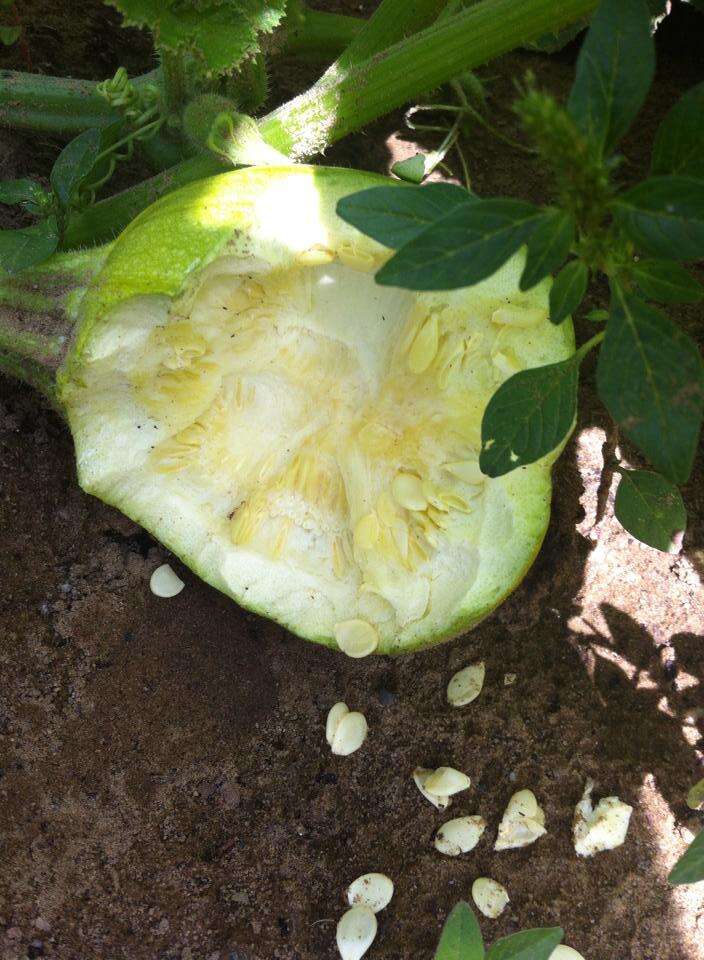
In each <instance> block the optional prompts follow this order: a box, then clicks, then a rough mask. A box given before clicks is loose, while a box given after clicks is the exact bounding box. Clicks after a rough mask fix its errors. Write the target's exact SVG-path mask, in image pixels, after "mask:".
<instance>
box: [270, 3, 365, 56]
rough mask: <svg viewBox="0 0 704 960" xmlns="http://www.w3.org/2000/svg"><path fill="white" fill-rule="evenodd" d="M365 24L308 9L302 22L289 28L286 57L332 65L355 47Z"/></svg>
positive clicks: (300, 20)
mask: <svg viewBox="0 0 704 960" xmlns="http://www.w3.org/2000/svg"><path fill="white" fill-rule="evenodd" d="M365 23H366V20H362V19H361V18H358V17H345V16H343V15H342V14H339V13H322V12H321V11H320V10H308V9H307V8H305V7H304V8H303V10H302V11H301V16H300V18H298V19H297V20H296V21H295V22H294V24H293V25H292V26H291V25H289V29H288V33H287V35H286V41H285V45H284V48H283V53H285V54H290V55H292V56H295V57H297V58H298V59H300V60H306V61H308V62H310V63H321V62H325V61H328V62H329V61H330V60H331V59H333V58H335V57H337V56H339V55H340V54H341V53H342V52H343V51H344V50H345V49H346V48H347V47H348V46H349V45H350V44H351V43H352V41H353V40H354V38H355V37H356V36H357V35H358V33H359V32H360V30H361V29H362V28H363V27H364V24H365Z"/></svg>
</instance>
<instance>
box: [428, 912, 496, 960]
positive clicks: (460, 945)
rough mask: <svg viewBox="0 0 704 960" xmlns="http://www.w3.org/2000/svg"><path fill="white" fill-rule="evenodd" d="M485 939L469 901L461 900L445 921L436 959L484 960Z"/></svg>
mask: <svg viewBox="0 0 704 960" xmlns="http://www.w3.org/2000/svg"><path fill="white" fill-rule="evenodd" d="M483 957H484V941H483V940H482V932H481V930H480V929H479V924H478V923H477V918H476V917H475V916H474V913H473V911H472V909H471V907H470V906H469V904H468V903H465V901H464V900H460V902H459V903H458V904H456V905H455V906H454V907H453V908H452V910H451V911H450V914H449V916H448V918H447V920H446V921H445V926H444V927H443V928H442V933H441V934H440V942H439V943H438V947H437V950H436V951H435V957H434V960H483Z"/></svg>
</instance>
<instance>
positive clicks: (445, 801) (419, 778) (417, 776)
mask: <svg viewBox="0 0 704 960" xmlns="http://www.w3.org/2000/svg"><path fill="white" fill-rule="evenodd" d="M432 773H433V771H432V770H426V769H425V767H416V768H415V770H414V771H413V780H414V781H415V785H416V786H417V787H418V789H419V790H420V792H421V793H422V794H423V796H424V797H425V799H426V800H429V801H430V802H431V803H432V805H433V806H434V807H437V808H438V810H447V808H448V807H449V806H450V804H451V803H452V800H451V799H450V797H438V796H436V795H435V794H434V793H430V791H429V790H426V787H425V784H426V781H427V779H428V777H429V776H430V775H431V774H432Z"/></svg>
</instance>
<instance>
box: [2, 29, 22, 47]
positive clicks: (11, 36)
mask: <svg viewBox="0 0 704 960" xmlns="http://www.w3.org/2000/svg"><path fill="white" fill-rule="evenodd" d="M21 33H22V28H21V27H3V26H0V43H2V44H4V46H6V47H11V46H12V44H13V43H16V42H17V41H18V40H19V38H20V34H21Z"/></svg>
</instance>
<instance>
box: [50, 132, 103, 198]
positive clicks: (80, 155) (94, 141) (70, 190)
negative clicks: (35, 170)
mask: <svg viewBox="0 0 704 960" xmlns="http://www.w3.org/2000/svg"><path fill="white" fill-rule="evenodd" d="M100 141H101V132H100V130H98V129H97V127H92V128H91V129H90V130H84V131H83V133H81V134H79V135H78V136H77V137H75V138H74V139H73V140H72V141H71V142H70V143H68V144H66V146H65V147H64V149H63V150H62V151H61V153H60V154H59V156H58V157H57V159H56V163H55V164H54V166H53V168H52V171H51V185H52V187H53V189H54V193H55V194H56V196H57V198H58V200H59V203H60V204H61V206H62V207H67V206H69V204H70V203H71V201H72V200H73V198H74V196H75V195H76V191H77V190H78V188H79V187H80V185H81V184H82V183H83V181H84V180H85V178H86V177H87V176H88V174H89V173H90V172H91V170H92V169H93V167H94V165H95V161H96V158H97V156H98V154H99V152H100Z"/></svg>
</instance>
